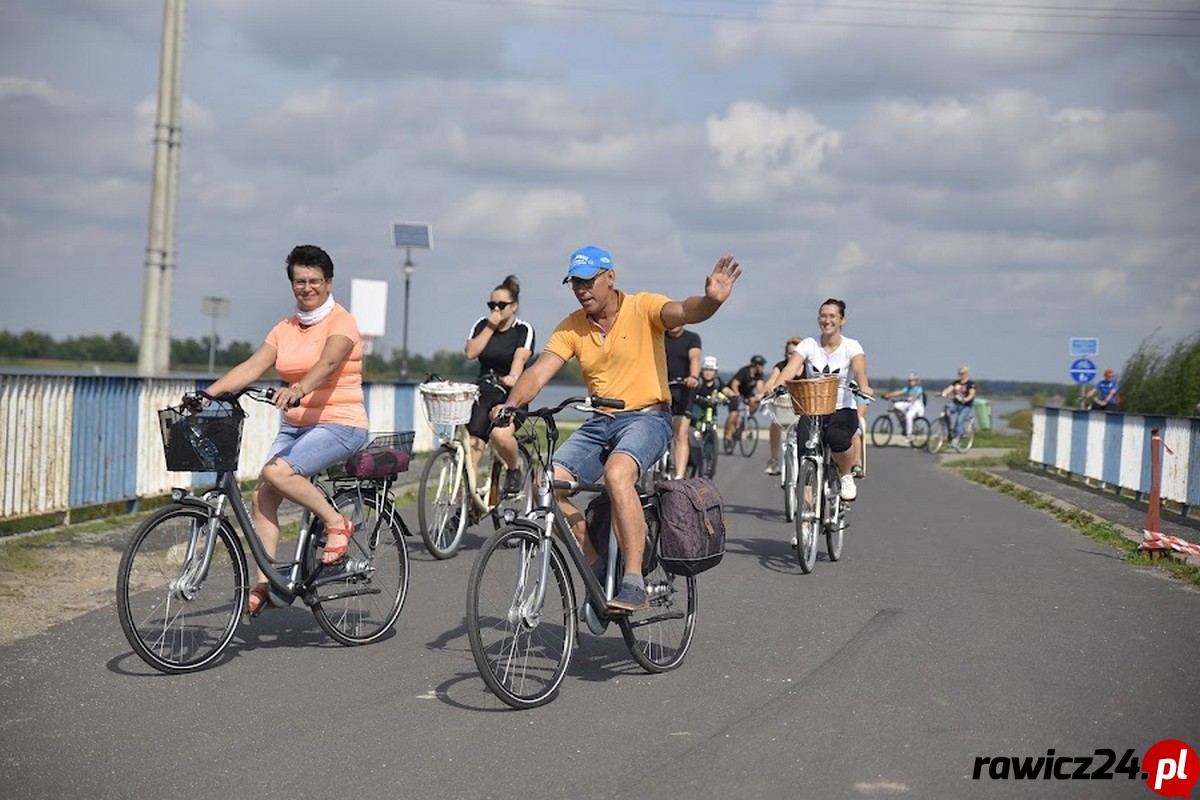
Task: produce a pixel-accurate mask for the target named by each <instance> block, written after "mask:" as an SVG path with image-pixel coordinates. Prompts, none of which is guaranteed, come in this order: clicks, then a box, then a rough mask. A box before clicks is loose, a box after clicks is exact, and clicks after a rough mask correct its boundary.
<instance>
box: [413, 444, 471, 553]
mask: <svg viewBox="0 0 1200 800" xmlns="http://www.w3.org/2000/svg"><path fill="white" fill-rule="evenodd" d="M464 456H465V454H464V453H463V451H461V450H458V449H450V448H442V449H441V450H438V451H437V452H436V453H434V454H433V455H432V456H430V457H429V461H427V462H426V463H425V469H424V470H423V471H422V472H421V485H420V486H419V487H418V489H417V512H418V517H417V520H418V522H420V524H421V538H422V539H424V540H425V547H426V548H427V549H428V550H429V552H430V553H431V554H432V555H433V557H434V558H439V559H442V558H450V557H451V556H453V555H454V554H455V553H457V552H458V546H459V545H460V544H461V543H462V537H463V533H464V532H465V531H466V530H467V517H468V509H467V503H469V502H470V498H469V497H467V477H466V473H465V472H464V471H463V458H464Z"/></svg>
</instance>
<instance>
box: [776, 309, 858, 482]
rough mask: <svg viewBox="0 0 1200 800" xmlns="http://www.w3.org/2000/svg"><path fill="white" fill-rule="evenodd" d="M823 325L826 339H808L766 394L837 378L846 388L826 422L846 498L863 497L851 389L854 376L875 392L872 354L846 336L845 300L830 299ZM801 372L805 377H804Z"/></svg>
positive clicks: (820, 321) (820, 320) (819, 315)
mask: <svg viewBox="0 0 1200 800" xmlns="http://www.w3.org/2000/svg"><path fill="white" fill-rule="evenodd" d="M817 324H818V325H819V326H820V327H821V338H820V340H817V339H813V338H811V337H810V338H808V339H804V340H803V341H802V342H800V344H799V345H798V346H797V347H796V350H795V352H794V353H792V355H791V356H789V357H788V360H787V364H786V365H785V366H784V367H783V369H781V370H780V371H779V374H778V375H776V376H773V377H772V379H770V380H768V381H767V385H766V386H765V387H764V389H763V393H764V394H765V393H766V392H768V391H770V390H771V389H774V388H775V387H776V386H779V385H781V384H783V383H784V382H785V381H790V380H792V379H793V378H795V377H797V376H800V377H804V378H819V377H821V376H822V375H837V376H838V377H839V379H840V382H841V386H840V388H839V389H838V399H837V410H836V411H835V412H834V413H833V414H831V415H830V416H829V418H828V419H827V420H826V422H825V442H826V443H827V444H828V445H829V449H830V450H832V451H833V460H834V462H836V463H837V467H838V474H839V475H840V476H841V481H842V491H841V495H842V499H843V500H853V499H854V498H856V497H857V496H858V489H857V488H856V487H855V485H854V472H855V471H856V468H857V470H860V471H861V469H862V467H861V463H860V456H859V451H858V448H857V447H853V446H852V445H853V444H854V434H856V433H858V411H857V409H856V408H855V403H854V395H853V394H852V393H851V391H850V388H849V386H848V384H849V382H850V379H851V378H853V379H854V381H855V382H856V383H857V384H858V386H859V388H860V389H862V391H863V392H864V393H866V394H871V387H870V384H869V383H868V382H867V356H866V353H865V352H863V348H862V345H861V344H859V343H858V341H857V340H856V339H851V338H850V337H849V336H842V328H843V327H844V326H845V324H846V304H845V303H844V302H842V301H841V300H834V299H832V298H831V299H829V300H826V301H825V302H824V303H822V304H821V307H820V309H819V310H818V311H817ZM801 369H803V371H804V374H803V375H800V372H801ZM796 427H797V428H798V429H799V430H798V431H797V433H798V435H799V436H800V440H801V441H803V440H804V439H805V438H806V436H807V431H806V430H805V428H806V427H807V426H806V421H805V418H803V417H802V418H801V421H800V424H799V425H797V426H796Z"/></svg>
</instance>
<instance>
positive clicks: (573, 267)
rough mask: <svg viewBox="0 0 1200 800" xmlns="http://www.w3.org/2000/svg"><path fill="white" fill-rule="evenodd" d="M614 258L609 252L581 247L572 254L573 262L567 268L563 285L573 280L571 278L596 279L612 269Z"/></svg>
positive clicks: (591, 247) (597, 248)
mask: <svg viewBox="0 0 1200 800" xmlns="http://www.w3.org/2000/svg"><path fill="white" fill-rule="evenodd" d="M612 265H613V263H612V256H611V255H609V254H608V251H607V250H601V249H600V248H599V247H594V246H592V245H590V244H589V245H588V246H587V247H581V248H579V249H578V250H576V251H575V252H574V253H571V261H570V264H568V266H567V277H565V278H563V283H566V282H567V281H569V280H571V278H582V279H583V280H585V281H586V280H587V279H588V278H594V277H596V276H597V275H599V274H600V273H601V272H604V271H605V270H606V269H612Z"/></svg>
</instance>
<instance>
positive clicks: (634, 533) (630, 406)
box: [493, 246, 742, 612]
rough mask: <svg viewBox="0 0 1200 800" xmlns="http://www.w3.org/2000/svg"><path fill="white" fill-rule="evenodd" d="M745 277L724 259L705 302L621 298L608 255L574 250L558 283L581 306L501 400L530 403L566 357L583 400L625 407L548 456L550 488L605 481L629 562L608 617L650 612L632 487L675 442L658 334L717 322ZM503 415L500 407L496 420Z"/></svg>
mask: <svg viewBox="0 0 1200 800" xmlns="http://www.w3.org/2000/svg"><path fill="white" fill-rule="evenodd" d="M741 274H742V270H741V267H740V266H739V264H738V262H737V260H735V259H734V257H733V256H730V255H726V256H722V257H721V258H719V259H718V260H717V263H716V265H715V266H714V267H713V268H712V271H711V272H710V273H709V274H708V276H707V277H706V278H705V280H704V294H702V295H697V296H692V297H689V298H687V299H686V300H682V301H680V300H671V299H670V298H668V297H666V296H664V295H661V294H654V293H651V292H639V293H637V294H626V293H625V292H622V291H620V290H618V289H617V288H616V285H615V284H616V269H615V267H614V265H613V260H612V256H611V255H609V253H608V252H607V251H605V250H602V249H600V248H599V247H594V246H587V247H582V248H580V249H579V250H576V251H575V252H574V253H572V254H571V258H570V261H569V262H568V265H567V275H566V277H565V278H564V279H563V283H569V284H570V285H571V291H572V292H573V293H574V296H575V300H576V302H578V303H579V306H580V307H579V309H577V310H576V311H573V312H571V313H570V314H569V315H567V317H566V318H565V319H563V321H562V322H560V323H559V324H558V327H557V328H555V329H554V332H553V333H552V334H550V339H549V341H548V342H547V343H546V347H545V349H544V350H543V351H542V355H541V357H540V358H538V359H537V361H535V362H534V363H533V365H532V366H530V367H529V369H527V370H525V372H524V373H523V374H522V375H521V377H520V379H519V380H518V381H517V383H516V385H515V386H514V387H513V389H512V392H511V393H510V394H509V397H508V400H506V401H505V406H517V405H520V404H523V403H528V402H529V401H530V400H532V399H533V398H534V397H536V396H537V394H538V392H540V391H541V390H542V387H544V386H545V385H546V383H547V382H548V381H549V380H550V379H551V378H552V377H554V375H555V373H557V372H558V370H559V369H560V368H561V367H562V365H563V364H565V363H566V362H567V361H568V360H569V359H571V358H577V359H579V366H580V368H581V370H582V372H583V380H584V383H585V385H586V386H587V391H588V393H589V394H592V395H599V396H602V397H613V398H620V399H621V400H624V401H625V408H624V409H622V410H619V411H615V412H613V413H596V414H594V415H593V416H592V417H591V419H589V420H587V421H586V422H584V423H583V425H582V426H580V427H579V429H578V430H576V431H575V432H574V433H573V434H571V436H570V437H569V438H568V439H567V440H566V441H565V442H563V445H562V447H560V448H559V449H558V451H557V452H556V454H555V457H554V478H555V479H556V480H571V479H574V480H578V481H583V482H586V483H592V482H595V481H597V480H598V479H599V478H600V477H601V476H602V475H603V477H604V482H605V485H606V487H607V491H608V494H609V497H610V499H611V500H612V511H613V527H614V529H615V531H616V534H617V543H618V547H619V549H620V552H621V555H622V556H623V558H624V563H625V574H624V575H623V576H622V580H621V588H620V591H619V592H618V593H617V595H616V596H615V597H614V598H613V599H612V600H610V601H609V609H610V610H611V611H616V612H625V611H638V610H641V609H644V608H649V605H650V604H649V601H648V600H647V597H646V588H645V580H644V577H643V575H642V573H641V569H642V555H643V550H644V546H645V534H644V527H643V526H644V516H643V512H642V507H641V503H640V501H639V499H638V491H637V481H638V478H639V477H640V475H641V473H642V472H643V471H645V470H647V469H650V468H651V467H652V466H653V465H654V462H655V461H657V460H658V459H659V458H661V457H662V454H663V453H664V452H666V449H667V447H668V445H669V444H670V442H671V427H672V426H671V413H670V400H671V393H670V392H669V391H668V390H667V363H666V362H667V356H666V349H665V348H664V346H663V336H664V334H665V333H666V331H667V330H668V329H670V328H676V327H679V326H680V325H693V324H696V323H700V322H703V321H704V320H706V319H708V318H709V317H711V316H712V315H713V314H715V313H716V312H717V309H719V308H720V307H721V304H722V303H724V302H725V300H726V299H728V297H729V294H730V292H731V291H733V284H734V282H735V281H737V279H738V277H739V276H740V275H741ZM502 408H503V407H502ZM499 413H500V409H497V411H496V412H493V415H494V416H495V415H497V414H499ZM509 415H510V413H506V414H505V415H504V416H509ZM609 448H611V452H610V454H609V455H608V458H607V460H603V459H604V453H605V451H607V450H609ZM557 497H558V501H559V503H560V504H561V506H562V510H563V513H564V514H565V515H566V517H567V519H568V520H569V521H570V524H571V528H572V530H573V532H574V533H575V537H576V539H577V540H578V541H579V545H580V547H582V548H583V552H584V555H585V556H586V557H587V559H588V562H589V564H591V565H592V567H593V569H597V571H602V570H603V569H604V563H603V560H602V559H601V558H600V556H599V554H598V553H597V552H596V549H595V548H594V547H593V546H592V543H591V541H590V540H589V539H588V536H587V529H586V524H585V521H584V517H583V514H582V513H581V512H580V511H579V509H577V508H576V507H575V506H574V505H572V504H571V502H570V501H569V500H568V499H567V493H566V492H563V491H560V492H558V493H557Z"/></svg>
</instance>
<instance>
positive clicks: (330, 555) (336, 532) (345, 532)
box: [321, 516, 354, 567]
mask: <svg viewBox="0 0 1200 800" xmlns="http://www.w3.org/2000/svg"><path fill="white" fill-rule="evenodd" d="M353 535H354V523H353V522H351V521H350V520H349V518H347V517H345V516H343V517H342V525H341V527H340V528H326V529H325V549H324V550H322V551H321V563H322V564H324V565H325V566H327V567H328V566H331V565H333V564H336V563H338V562H339V561H341V560H342V559H343V558H345V557H346V550H347V549H349V547H350V537H351V536H353ZM331 536H341V537H343V538H345V540H346V541H345V542H343V543H342V544H330V543H329V537H331Z"/></svg>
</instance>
